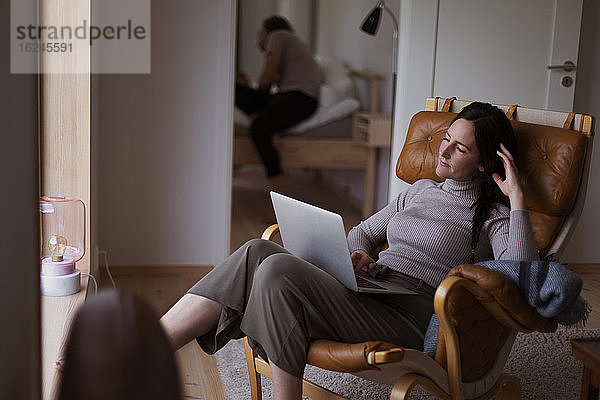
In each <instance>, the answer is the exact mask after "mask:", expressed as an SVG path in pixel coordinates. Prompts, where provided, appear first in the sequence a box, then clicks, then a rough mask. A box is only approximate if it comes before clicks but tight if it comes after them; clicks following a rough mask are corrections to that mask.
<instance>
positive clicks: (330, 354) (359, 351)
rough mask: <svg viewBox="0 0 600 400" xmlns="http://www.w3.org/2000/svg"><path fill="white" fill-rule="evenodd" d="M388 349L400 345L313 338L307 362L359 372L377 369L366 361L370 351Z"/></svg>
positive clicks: (341, 370) (337, 369)
mask: <svg viewBox="0 0 600 400" xmlns="http://www.w3.org/2000/svg"><path fill="white" fill-rule="evenodd" d="M390 349H400V347H398V346H397V345H394V344H391V343H385V342H378V341H373V342H363V343H341V342H334V341H331V340H315V341H312V342H311V343H310V347H309V349H308V356H307V361H308V363H309V364H312V365H316V366H317V367H320V368H324V369H327V370H330V371H339V372H349V373H352V372H359V371H364V370H367V369H378V368H377V367H376V366H374V365H370V364H369V363H368V359H367V356H368V354H369V353H370V352H372V351H384V350H390Z"/></svg>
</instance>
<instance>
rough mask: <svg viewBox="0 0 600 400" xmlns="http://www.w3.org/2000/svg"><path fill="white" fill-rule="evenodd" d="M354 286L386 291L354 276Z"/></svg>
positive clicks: (360, 277)
mask: <svg viewBox="0 0 600 400" xmlns="http://www.w3.org/2000/svg"><path fill="white" fill-rule="evenodd" d="M356 284H357V285H358V287H362V288H369V289H382V290H386V289H385V288H384V287H382V286H379V285H377V284H376V283H373V282H371V281H368V280H366V279H365V278H363V277H362V276H359V275H356Z"/></svg>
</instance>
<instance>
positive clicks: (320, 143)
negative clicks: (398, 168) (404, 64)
mask: <svg viewBox="0 0 600 400" xmlns="http://www.w3.org/2000/svg"><path fill="white" fill-rule="evenodd" d="M348 73H349V75H350V76H351V77H354V78H360V79H364V80H366V81H367V82H368V84H369V88H370V107H369V110H368V112H363V113H357V114H355V115H354V117H353V124H352V125H353V134H352V137H348V138H326V137H303V136H282V137H280V138H279V139H278V140H277V144H276V145H277V148H278V149H279V153H280V155H281V163H282V167H283V168H287V167H300V168H315V169H356V170H364V176H365V178H364V179H365V188H364V201H363V207H362V216H363V217H364V218H366V217H368V216H370V215H371V214H373V212H374V211H375V193H376V182H377V149H378V148H384V147H389V145H390V136H391V128H388V129H387V132H385V128H386V127H387V126H391V124H389V123H388V124H386V123H385V122H386V118H387V117H385V116H382V115H380V114H378V109H379V81H380V80H381V76H380V75H378V74H374V73H371V72H366V71H356V70H349V72H348ZM370 116H373V120H374V121H375V120H377V121H382V120H383V121H384V123H383V124H381V123H380V124H376V123H374V124H373V126H372V127H371V128H369V127H366V128H365V126H364V124H365V122H368V121H370V118H369V117H370ZM357 118H362V119H361V120H360V121H361V122H362V123H363V126H362V127H357ZM388 120H389V118H388ZM388 122H389V121H388ZM382 129H383V130H384V132H383V134H382V132H381V130H382ZM374 130H378V131H379V132H377V133H378V135H377V134H375V135H370V133H373V132H372V131H374ZM359 131H361V132H362V136H361V135H360V134H359ZM260 163H261V161H260V158H259V157H258V154H257V152H256V150H255V148H254V145H253V143H252V139H251V138H250V137H249V136H241V135H240V136H238V135H235V136H234V145H233V165H234V166H235V167H237V166H241V165H248V164H260Z"/></svg>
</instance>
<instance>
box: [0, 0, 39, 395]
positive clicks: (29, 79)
mask: <svg viewBox="0 0 600 400" xmlns="http://www.w3.org/2000/svg"><path fill="white" fill-rule="evenodd" d="M34 17H35V15H31V20H34ZM0 21H1V25H2V26H5V27H9V26H10V1H9V0H2V1H0ZM6 33H8V28H6V30H5V34H4V35H1V36H0V53H1V54H3V60H4V61H5V62H2V64H1V65H0V87H1V88H2V92H3V94H4V95H3V96H2V99H0V132H2V142H3V143H2V148H3V150H4V151H3V152H2V157H0V171H2V173H1V174H2V186H3V189H4V195H3V196H2V197H0V221H2V222H1V223H0V254H2V261H0V269H1V270H2V273H3V276H2V279H0V304H2V306H3V312H2V316H1V318H0V354H2V359H1V361H0V398H1V399H24V400H37V399H39V398H40V397H41V389H40V388H41V374H40V365H41V364H40V363H41V361H40V286H39V285H40V281H39V271H40V255H39V240H40V237H39V227H38V221H39V211H38V209H39V203H38V198H39V194H38V158H37V155H38V146H37V144H38V143H37V77H36V76H35V75H18V74H11V73H10V62H9V56H10V54H11V53H10V41H9V35H8V34H6Z"/></svg>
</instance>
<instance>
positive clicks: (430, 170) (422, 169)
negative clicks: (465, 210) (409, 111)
mask: <svg viewBox="0 0 600 400" xmlns="http://www.w3.org/2000/svg"><path fill="white" fill-rule="evenodd" d="M455 116H456V114H455V113H449V112H433V111H421V112H419V113H417V114H415V115H414V116H413V118H412V119H411V122H410V125H409V128H408V133H407V137H406V142H405V145H404V148H403V149H402V153H401V154H400V157H399V158H398V163H397V164H396V175H398V177H399V178H400V179H402V180H404V181H406V182H408V183H414V182H415V181H417V180H419V179H433V180H436V181H438V182H440V181H441V179H440V178H439V177H438V176H436V175H435V166H436V163H437V154H438V149H439V145H440V143H441V141H442V138H443V137H444V134H445V133H446V131H447V130H448V126H450V123H451V122H452V119H454V117H455ZM511 123H512V125H513V128H514V130H515V135H516V137H517V142H518V154H517V157H516V162H517V167H518V168H519V171H520V174H521V178H522V182H523V188H524V191H525V199H526V202H527V206H528V208H529V209H530V211H531V221H532V225H533V233H534V237H535V240H536V244H537V246H538V249H540V251H541V252H542V254H545V250H546V249H547V248H548V246H549V245H550V243H551V242H552V240H553V239H554V238H555V236H556V234H557V233H558V230H559V228H560V226H561V225H562V223H563V221H564V219H565V217H566V215H568V214H569V212H570V211H571V210H572V208H573V206H574V204H575V197H576V194H577V188H578V187H579V182H580V179H581V176H582V172H583V160H584V157H582V154H584V153H585V150H586V138H585V137H584V135H574V134H573V132H572V131H570V130H568V129H564V128H555V127H549V126H543V125H537V124H531V123H526V122H519V121H511Z"/></svg>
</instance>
